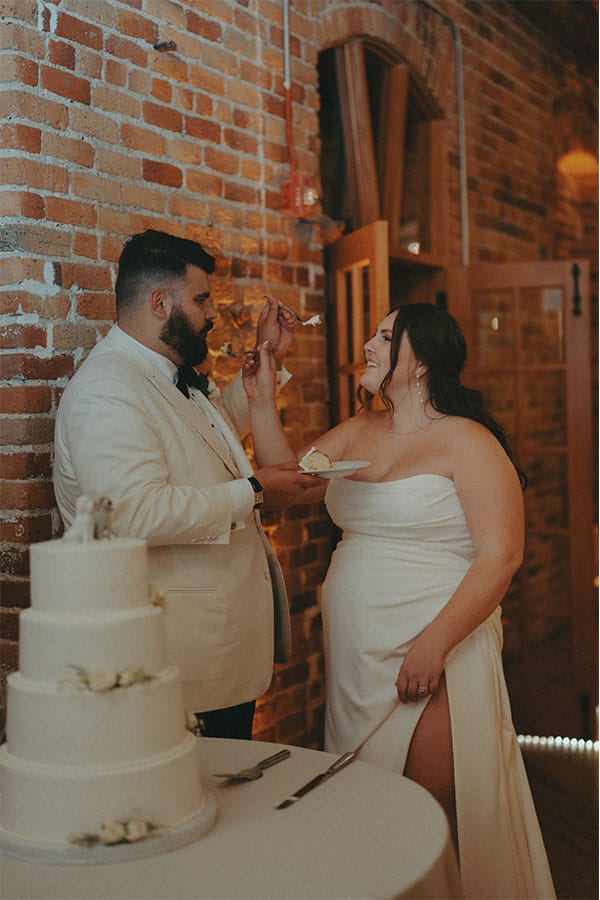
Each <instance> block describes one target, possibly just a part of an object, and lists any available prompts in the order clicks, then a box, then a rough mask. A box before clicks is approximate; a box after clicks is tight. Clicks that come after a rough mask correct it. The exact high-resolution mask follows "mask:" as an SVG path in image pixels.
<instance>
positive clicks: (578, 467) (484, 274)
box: [448, 259, 598, 731]
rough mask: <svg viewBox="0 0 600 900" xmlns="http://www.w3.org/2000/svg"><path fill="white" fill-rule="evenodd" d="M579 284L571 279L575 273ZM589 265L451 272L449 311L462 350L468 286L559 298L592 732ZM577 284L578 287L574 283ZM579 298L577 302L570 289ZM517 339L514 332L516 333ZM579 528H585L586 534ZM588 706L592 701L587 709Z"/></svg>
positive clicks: (581, 677) (576, 632)
mask: <svg viewBox="0 0 600 900" xmlns="http://www.w3.org/2000/svg"><path fill="white" fill-rule="evenodd" d="M575 266H577V267H578V278H577V279H575V278H574V267H575ZM589 271H590V266H589V261H588V260H584V259H570V260H563V261H560V260H551V261H548V262H545V261H536V262H519V263H490V264H489V265H488V264H486V265H478V266H470V267H468V268H464V267H455V268H454V267H453V268H451V269H449V270H448V288H449V290H448V298H449V311H450V313H452V314H453V315H454V316H455V318H457V319H458V321H459V323H460V324H461V327H462V328H463V331H464V332H465V337H466V339H467V346H468V347H472V346H473V337H472V328H471V323H472V296H471V290H472V286H473V285H476V288H477V290H485V289H488V288H489V289H491V288H496V287H502V286H503V285H504V283H505V282H506V284H508V281H506V279H507V278H508V277H509V276H512V282H511V283H518V284H519V287H543V286H544V285H547V286H548V287H551V286H553V287H555V286H557V285H560V286H562V287H563V290H564V297H565V300H564V302H565V303H566V304H567V306H566V309H565V316H564V322H565V336H564V346H565V372H566V397H567V400H568V402H567V404H566V424H567V441H568V447H569V451H570V452H569V466H568V475H567V478H568V480H567V490H568V530H569V570H570V571H569V576H570V591H571V597H570V600H571V644H572V652H573V663H574V665H573V678H574V684H575V689H576V690H577V691H578V693H579V697H580V703H581V707H582V708H581V713H582V717H583V718H584V719H586V718H587V721H588V723H589V724H588V730H590V731H593V727H592V726H593V722H592V720H593V715H594V710H593V709H591V708H590V709H587V710H586V709H585V708H584V706H585V703H586V702H589V701H591V703H593V704H594V705H595V703H596V702H597V686H598V674H597V673H598V662H597V653H596V646H597V644H596V640H595V636H596V635H597V629H598V623H597V611H596V603H595V597H594V585H593V574H594V534H593V523H594V509H593V497H592V491H591V489H590V488H591V485H592V483H593V482H592V477H591V476H592V458H593V457H592V429H591V421H592V397H591V361H590V352H589V350H590V348H589V343H590V327H591V326H590V307H589V299H590V298H589ZM575 282H576V283H575ZM576 288H577V289H578V291H579V297H578V298H576V297H575V296H574V291H575V289H576ZM517 331H518V328H517ZM583 523H589V525H590V528H589V533H588V532H586V531H585V529H584V527H583ZM585 698H589V701H586V700H585Z"/></svg>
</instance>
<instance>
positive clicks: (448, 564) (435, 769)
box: [243, 303, 555, 900]
mask: <svg viewBox="0 0 600 900" xmlns="http://www.w3.org/2000/svg"><path fill="white" fill-rule="evenodd" d="M364 349H365V362H366V365H365V370H364V372H363V374H362V375H361V378H360V392H361V394H362V396H363V398H367V397H368V396H369V395H370V396H373V397H379V399H380V401H381V403H380V407H381V408H380V409H376V410H371V409H369V408H368V407H367V406H366V405H363V406H362V408H361V409H360V411H359V412H358V413H357V414H356V415H355V416H353V417H352V418H350V419H348V420H347V421H345V422H342V423H341V424H340V425H338V426H336V427H335V428H333V429H332V430H331V431H329V432H327V433H326V434H324V435H323V436H322V437H321V438H319V439H318V440H317V441H315V444H316V446H317V449H318V450H320V451H321V452H323V453H326V454H327V455H328V456H329V457H330V458H331V459H332V460H335V461H340V460H365V461H368V463H369V465H368V466H367V467H364V468H361V469H359V470H357V471H356V473H355V474H353V475H351V476H350V477H347V478H340V479H335V480H331V481H330V482H329V487H328V489H327V494H326V497H325V502H326V506H327V509H328V512H329V514H330V516H331V517H332V519H333V520H334V522H336V524H337V525H339V526H340V528H342V529H343V538H342V540H341V541H340V543H339V545H338V547H337V549H336V550H335V553H334V554H333V557H332V560H331V565H330V567H329V571H328V574H327V578H326V580H325V583H324V585H323V594H322V606H323V625H324V643H325V659H326V681H327V708H326V725H325V749H326V750H328V751H331V752H335V753H343V752H345V751H348V750H351V749H353V748H354V747H355V746H356V745H358V744H360V743H361V742H362V741H365V739H366V738H367V737H368V736H369V735H370V734H371V733H373V736H372V737H370V738H369V739H368V740H366V743H365V745H364V747H363V749H362V750H361V753H360V758H361V759H364V760H366V761H368V762H372V763H374V764H376V765H380V766H383V767H385V768H390V769H393V770H394V771H397V772H399V773H402V774H404V775H405V776H407V777H408V778H411V779H413V780H414V781H416V782H418V783H419V784H421V785H422V786H423V787H424V788H426V789H427V790H428V791H430V793H431V794H433V796H434V797H436V799H437V800H438V801H439V802H440V804H441V805H442V807H443V808H444V810H445V812H446V815H447V817H448V822H449V826H450V832H451V834H452V838H453V841H454V845H455V849H456V852H457V856H458V859H459V864H460V870H461V877H462V881H463V887H464V891H465V896H466V897H468V898H478V900H481V898H488V897H489V898H512V900H516V898H525V897H531V898H544V900H547V898H552V897H554V896H555V894H554V889H553V886H552V878H551V875H550V871H549V867H548V863H547V859H546V854H545V850H544V846H543V842H542V838H541V834H540V830H539V825H538V822H537V817H536V813H535V808H534V805H533V801H532V798H531V793H530V790H529V785H528V783H527V777H526V773H525V769H524V765H523V761H522V758H521V754H520V750H519V747H518V744H517V740H516V735H515V731H514V727H513V724H512V719H511V711H510V705H509V700H508V695H507V691H506V685H505V681H504V674H503V671H502V659H501V649H502V627H501V621H500V606H499V604H500V603H501V601H502V598H503V596H504V594H505V592H506V590H507V588H508V586H509V584H510V582H511V579H512V577H513V575H514V573H515V572H516V570H517V568H518V567H519V566H520V565H521V562H522V556H523V539H524V538H523V535H524V513H523V497H522V486H523V485H524V483H525V476H524V475H523V473H522V472H521V471H520V469H519V467H518V464H517V462H516V460H515V459H514V457H513V455H512V453H511V450H510V448H509V446H508V444H507V442H506V438H505V436H504V433H503V431H502V429H501V428H500V426H499V425H498V423H497V422H495V420H494V419H493V418H492V417H491V416H490V415H489V413H488V412H487V411H486V409H485V406H484V404H483V401H482V398H481V395H480V394H479V392H477V391H473V390H470V389H468V388H466V387H464V386H463V385H462V383H461V381H460V375H461V372H462V369H463V366H464V363H465V359H466V347H465V342H464V338H463V335H462V333H461V331H460V329H459V327H458V325H457V323H456V322H455V320H454V319H453V318H452V316H450V315H449V314H448V313H446V312H444V311H442V310H440V309H438V308H437V307H435V306H433V305H430V304H425V303H417V304H410V305H406V306H401V307H400V308H399V309H397V310H393V311H392V312H390V313H389V314H388V315H387V316H386V318H385V319H384V320H383V321H382V322H381V324H380V325H379V327H378V328H377V332H376V334H375V335H374V336H373V337H372V338H370V340H368V341H367V343H366V344H365V347H364ZM243 374H244V383H245V386H246V392H247V394H248V398H249V403H250V414H251V421H252V433H253V440H254V450H255V454H256V460H257V463H258V464H259V465H260V466H267V465H273V464H275V463H279V462H283V461H286V460H289V459H290V458H292V457H293V456H294V454H293V452H292V450H291V448H290V446H289V444H288V441H287V438H286V436H285V433H284V431H283V429H282V427H281V424H280V420H279V416H278V413H277V410H276V407H275V403H274V399H273V398H274V391H275V388H274V382H275V373H274V363H273V361H272V359H271V356H270V354H269V353H268V351H267V350H266V349H264V348H263V349H261V351H260V357H259V362H258V363H252V361H249V362H248V363H247V364H246V365H245V366H244V371H243ZM381 722H383V725H381V727H378V725H379V723H381Z"/></svg>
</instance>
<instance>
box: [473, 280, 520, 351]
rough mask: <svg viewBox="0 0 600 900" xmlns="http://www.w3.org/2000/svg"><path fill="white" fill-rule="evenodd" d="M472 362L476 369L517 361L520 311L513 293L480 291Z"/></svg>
mask: <svg viewBox="0 0 600 900" xmlns="http://www.w3.org/2000/svg"><path fill="white" fill-rule="evenodd" d="M473 301H474V302H473V323H472V326H473V327H472V338H471V347H469V358H470V359H471V361H472V363H473V365H476V366H498V365H505V364H509V363H511V362H513V361H514V358H515V354H516V342H517V324H516V323H517V319H516V308H515V303H514V297H513V292H512V291H510V290H509V291H478V292H477V293H476V294H475V296H474V298H473Z"/></svg>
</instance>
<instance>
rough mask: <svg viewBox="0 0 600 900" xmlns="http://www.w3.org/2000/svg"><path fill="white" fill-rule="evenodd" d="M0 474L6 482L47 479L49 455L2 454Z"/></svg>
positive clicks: (49, 462) (50, 463)
mask: <svg viewBox="0 0 600 900" xmlns="http://www.w3.org/2000/svg"><path fill="white" fill-rule="evenodd" d="M25 411H26V410H23V412H25ZM0 472H1V475H0V477H2V478H6V479H8V480H19V479H24V478H49V477H50V476H51V474H52V457H51V455H50V453H8V454H3V455H0Z"/></svg>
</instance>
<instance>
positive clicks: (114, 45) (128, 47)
mask: <svg viewBox="0 0 600 900" xmlns="http://www.w3.org/2000/svg"><path fill="white" fill-rule="evenodd" d="M106 50H107V53H110V54H111V55H112V56H117V57H118V58H119V59H127V60H128V61H129V62H130V63H133V65H134V66H140V68H144V66H145V65H146V60H147V54H146V53H145V52H144V50H142V49H141V47H138V45H137V44H134V43H133V41H128V40H126V39H125V38H122V37H118V36H117V35H109V37H108V39H107V41H106Z"/></svg>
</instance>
